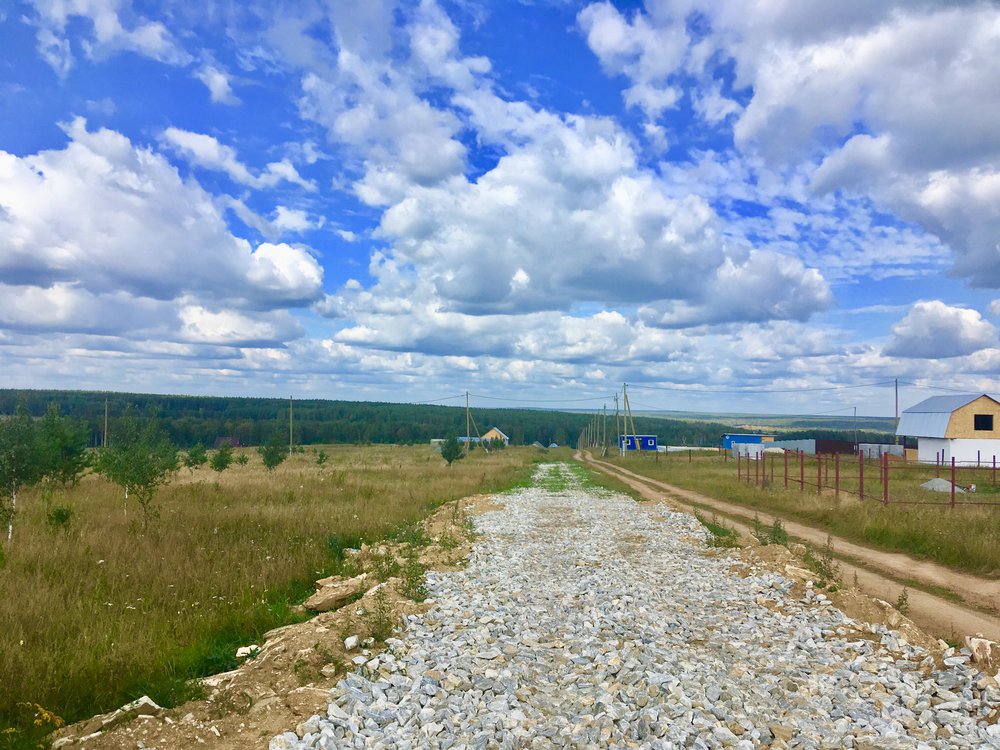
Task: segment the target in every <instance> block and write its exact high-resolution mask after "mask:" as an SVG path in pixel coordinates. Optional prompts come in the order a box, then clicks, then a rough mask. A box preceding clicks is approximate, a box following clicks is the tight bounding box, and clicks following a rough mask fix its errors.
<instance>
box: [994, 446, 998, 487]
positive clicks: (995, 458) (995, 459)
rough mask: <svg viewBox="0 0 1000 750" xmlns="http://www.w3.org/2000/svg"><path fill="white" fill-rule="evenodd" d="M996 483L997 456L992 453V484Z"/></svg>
mask: <svg viewBox="0 0 1000 750" xmlns="http://www.w3.org/2000/svg"><path fill="white" fill-rule="evenodd" d="M996 484H997V456H996V454H995V453H994V454H993V486H994V487H996Z"/></svg>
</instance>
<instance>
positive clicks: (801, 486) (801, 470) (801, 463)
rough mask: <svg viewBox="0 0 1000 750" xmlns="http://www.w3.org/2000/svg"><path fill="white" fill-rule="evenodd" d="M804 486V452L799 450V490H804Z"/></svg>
mask: <svg viewBox="0 0 1000 750" xmlns="http://www.w3.org/2000/svg"><path fill="white" fill-rule="evenodd" d="M805 488H806V452H805V451H803V450H800V451H799V492H805Z"/></svg>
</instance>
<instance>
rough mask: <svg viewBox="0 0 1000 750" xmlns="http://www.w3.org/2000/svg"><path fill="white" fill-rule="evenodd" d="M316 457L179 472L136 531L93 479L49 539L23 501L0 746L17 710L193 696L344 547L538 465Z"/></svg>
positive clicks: (113, 490)
mask: <svg viewBox="0 0 1000 750" xmlns="http://www.w3.org/2000/svg"><path fill="white" fill-rule="evenodd" d="M324 449H325V450H326V451H327V452H328V453H329V455H330V458H329V461H328V463H327V464H325V465H323V466H318V465H317V464H316V462H315V460H314V459H313V458H312V457H311V456H310V455H308V454H294V455H292V456H290V457H289V458H288V459H287V460H286V461H285V462H284V463H282V464H281V465H280V466H277V467H276V468H275V469H274V470H273V471H270V472H268V471H266V470H265V468H264V466H263V464H262V462H261V461H260V460H255V461H252V462H249V463H248V465H246V466H240V465H239V462H238V461H237V462H236V464H237V465H236V466H234V467H232V468H231V469H230V470H227V471H225V472H222V473H218V472H215V471H213V470H212V469H211V468H209V467H207V466H201V467H197V468H195V469H194V470H193V471H191V472H187V471H184V472H182V473H181V474H180V475H178V476H176V477H175V479H174V481H173V482H172V483H171V484H169V485H167V486H165V487H162V488H160V489H159V491H158V494H157V498H156V506H157V508H158V509H159V516H158V517H157V518H150V519H149V522H148V525H147V527H146V528H142V526H141V525H137V524H132V523H131V521H133V520H135V519H133V514H131V513H130V514H129V517H127V518H126V517H125V515H124V514H123V513H122V493H121V491H120V490H119V488H117V487H116V486H114V485H112V484H110V483H109V482H108V481H107V480H105V479H104V478H103V477H100V476H97V475H93V474H90V475H87V476H85V477H84V478H83V479H82V480H81V481H80V482H79V484H78V485H77V486H76V487H73V488H70V489H67V490H66V491H65V493H64V495H63V497H62V499H61V500H60V504H65V505H66V507H71V508H73V514H72V521H71V522H69V523H68V524H67V525H66V526H65V527H64V528H61V530H60V533H56V534H54V533H52V528H51V526H50V523H49V520H48V513H49V511H50V510H51V506H49V507H47V506H46V503H45V502H44V500H43V498H42V497H41V494H40V491H35V490H30V491H24V492H22V493H21V496H19V498H18V500H19V503H18V510H19V518H18V530H17V531H18V533H17V534H16V535H15V537H14V541H13V543H12V544H11V545H10V546H9V547H6V548H4V550H3V551H4V553H5V557H6V567H5V568H4V569H3V571H2V573H0V737H2V738H3V742H7V744H8V745H9V746H10V747H16V748H17V749H18V750H20V748H21V747H25V745H24V744H23V742H22V740H24V742H27V741H28V739H31V737H33V736H34V735H32V734H31V732H34V731H35V730H34V729H33V727H32V726H30V725H29V724H30V722H28V723H26V722H27V719H26V717H25V715H24V711H23V710H21V709H19V708H18V704H20V703H26V702H30V703H32V704H34V705H38V706H43V707H44V708H45V710H46V711H49V712H51V713H52V714H53V715H58V716H60V717H62V718H63V719H65V720H66V721H67V722H69V723H72V722H74V721H78V720H80V719H83V718H87V717H89V716H91V715H93V714H96V713H102V712H105V711H109V710H112V709H115V708H118V707H120V706H121V705H123V704H124V703H126V702H128V701H130V700H133V699H135V698H138V697H139V696H141V695H143V694H146V695H149V696H150V697H151V698H152V699H153V700H155V701H156V702H157V703H159V704H161V705H167V706H171V705H178V704H179V703H182V702H183V701H185V700H188V699H190V698H192V697H195V696H196V695H197V693H198V690H197V687H196V685H197V683H193V682H192V679H193V678H196V677H200V676H204V675H207V674H212V673H215V672H220V671H225V670H226V669H229V668H232V667H233V666H235V658H234V657H235V651H236V649H237V648H238V647H239V646H242V645H246V644H247V643H251V642H257V641H259V639H260V637H261V636H262V635H263V633H265V632H266V631H268V630H270V629H272V628H275V627H279V626H281V625H285V624H289V623H291V622H295V621H296V620H298V619H300V618H301V617H302V615H297V614H296V613H295V611H294V609H293V607H295V605H297V604H298V603H300V602H302V601H303V600H304V599H305V598H306V597H307V596H308V595H310V594H311V593H312V592H313V591H314V590H315V585H314V582H315V580H316V579H317V578H320V577H323V576H327V575H332V574H337V573H340V574H343V573H344V572H346V567H347V566H348V565H351V564H354V562H353V561H354V558H353V557H351V556H349V555H345V553H344V550H345V549H348V548H352V547H357V546H360V541H361V540H362V539H363V540H366V541H369V543H374V542H377V541H379V540H381V539H384V538H385V537H386V535H388V534H389V533H390V532H392V531H393V530H395V529H399V528H402V527H405V526H407V525H408V524H413V523H415V522H417V521H419V520H420V519H421V518H423V517H426V516H427V515H428V514H429V513H430V512H431V511H432V510H433V509H434V508H436V507H437V506H439V505H440V504H441V503H443V502H447V501H451V500H457V499H458V498H461V497H465V496H468V495H473V494H479V493H489V492H496V491H499V490H502V489H504V488H505V487H506V486H507V485H508V484H509V483H510V482H512V481H520V480H522V478H523V477H524V476H526V475H530V472H531V471H532V464H533V461H534V452H533V451H531V450H529V449H511V450H506V451H503V452H501V453H499V454H491V455H485V454H483V453H481V452H480V453H476V454H475V455H473V456H471V457H470V458H469V460H467V461H463V462H461V464H456V465H455V466H453V467H451V469H448V468H447V467H446V466H445V464H444V463H443V462H441V461H439V460H432V458H433V456H432V451H431V449H429V448H428V447H426V446H413V447H401V446H366V447H355V446H325V447H324ZM237 455H238V456H240V455H242V456H246V455H248V453H247V452H240V453H237ZM33 720H34V719H32V721H33ZM6 730H12V731H6ZM25 738H28V739H25ZM27 747H32V748H34V747H35V746H34V745H30V744H29V745H27ZM0 748H4V750H7V748H5V747H4V746H3V745H2V744H0Z"/></svg>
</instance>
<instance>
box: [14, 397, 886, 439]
mask: <svg viewBox="0 0 1000 750" xmlns="http://www.w3.org/2000/svg"><path fill="white" fill-rule="evenodd" d="M19 401H22V402H23V403H24V404H25V406H26V407H27V410H28V413H29V414H31V415H32V416H34V417H42V416H43V415H44V414H45V413H46V411H47V409H48V407H49V404H52V403H56V404H58V405H59V413H60V414H62V415H64V416H66V417H70V418H73V419H79V420H83V422H84V423H85V424H86V425H87V429H88V430H89V435H90V437H89V442H90V445H92V446H97V445H100V444H101V440H102V436H103V432H104V411H105V401H107V405H108V414H109V415H110V420H111V423H112V427H111V432H112V434H113V433H114V425H113V423H114V421H115V420H116V419H120V418H122V416H123V415H124V414H125V412H126V410H127V409H128V407H129V406H132V407H133V408H134V409H135V410H136V411H137V412H138V413H139V414H142V415H144V416H150V415H153V414H155V415H156V417H157V418H158V420H159V421H160V423H161V425H162V427H163V429H164V430H165V432H166V434H167V435H168V436H169V438H170V440H171V442H173V443H174V444H176V445H177V446H179V447H181V448H187V447H190V446H193V445H195V444H198V443H201V444H202V445H206V446H208V447H212V446H213V445H214V444H215V442H216V440H217V439H218V438H233V439H236V440H239V441H240V443H241V444H243V445H261V444H263V443H266V442H267V441H268V439H269V438H271V436H272V435H273V434H274V433H276V432H283V434H285V435H287V434H288V407H289V402H288V400H286V399H276V398H236V397H215V396H163V395H156V394H142V393H103V392H94V391H61V390H17V389H0V415H9V414H13V413H14V411H15V409H16V408H17V404H18V402H19ZM472 415H473V418H474V419H475V421H476V424H477V425H478V427H479V431H480V432H486V431H487V430H488V429H489V428H491V427H498V428H499V429H500V430H502V431H503V432H504V433H505V434H506V435H508V436H509V437H510V439H511V443H512V444H514V445H530V444H531V443H533V442H536V441H537V442H539V443H542V444H543V445H549V444H550V443H558V444H559V445H570V446H575V445H576V440H577V438H578V437H579V435H580V433H581V431H582V430H583V429H584V428H585V427H586V426H587V425H588V424H590V423H591V421H592V420H593V419H594V415H593V414H586V413H580V412H564V411H546V410H540V409H482V408H475V407H474V408H473V409H472ZM635 426H636V432H637V433H639V434H642V435H657V436H658V437H659V441H660V444H661V445H692V446H699V445H702V446H712V445H718V444H719V441H720V438H721V436H722V434H723V433H725V432H733V431H734V430H733V429H732V428H731V427H727V426H726V425H722V424H717V423H713V422H692V421H684V420H674V419H661V418H656V417H636V418H635ZM293 431H294V441H295V443H296V444H299V445H312V444H318V443H403V444H405V443H425V442H428V441H429V440H431V439H432V438H447V437H450V436H452V435H464V434H465V407H459V406H438V405H426V404H397V403H379V402H367V401H328V400H323V399H303V400H295V401H294V403H293ZM472 432H473V434H475V430H473V431H472ZM608 432H609V434H612V435H613V434H614V418H613V415H611V416H609V417H608ZM783 436H784V435H783ZM808 436H809V437H823V438H836V439H844V440H852V439H853V438H854V432H853V431H852V430H843V431H836V430H817V431H810V432H809V434H808ZM859 439H860V440H861V441H863V442H886V441H889V440H890V437H889V436H888V435H886V434H884V433H873V432H862V433H859Z"/></svg>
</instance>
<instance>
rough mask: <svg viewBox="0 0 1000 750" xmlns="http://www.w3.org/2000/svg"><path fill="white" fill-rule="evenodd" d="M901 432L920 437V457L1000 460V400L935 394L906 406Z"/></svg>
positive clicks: (965, 461)
mask: <svg viewBox="0 0 1000 750" xmlns="http://www.w3.org/2000/svg"><path fill="white" fill-rule="evenodd" d="M896 434H897V435H905V436H907V437H915V438H917V459H918V460H919V461H921V462H922V463H935V462H936V461H943V462H944V463H946V464H948V463H951V459H952V458H954V459H955V463H957V464H963V465H970V464H973V465H974V464H976V463H981V464H986V465H988V464H990V463H991V462H992V460H993V457H994V456H995V457H996V459H997V461H998V462H1000V399H997V398H996V397H994V396H990V395H988V394H985V393H981V394H976V393H972V394H966V395H960V396H932V397H931V398H928V399H926V400H924V401H921V402H920V403H919V404H917V405H916V406H911V407H910V408H909V409H904V410H903V413H902V414H901V415H900V417H899V426H898V427H897V428H896Z"/></svg>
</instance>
